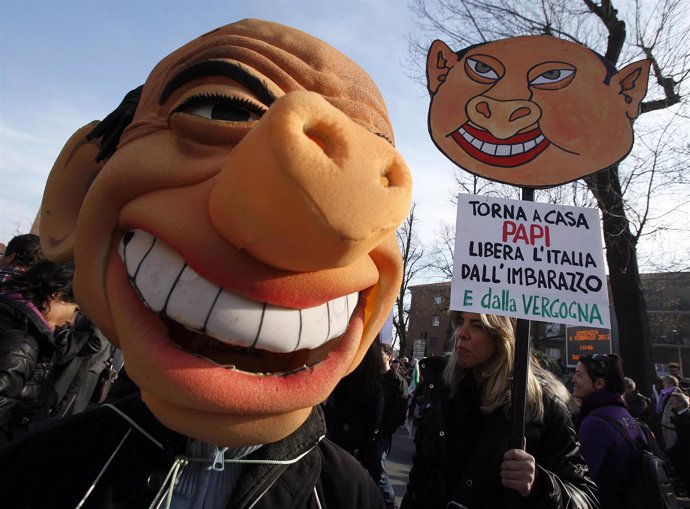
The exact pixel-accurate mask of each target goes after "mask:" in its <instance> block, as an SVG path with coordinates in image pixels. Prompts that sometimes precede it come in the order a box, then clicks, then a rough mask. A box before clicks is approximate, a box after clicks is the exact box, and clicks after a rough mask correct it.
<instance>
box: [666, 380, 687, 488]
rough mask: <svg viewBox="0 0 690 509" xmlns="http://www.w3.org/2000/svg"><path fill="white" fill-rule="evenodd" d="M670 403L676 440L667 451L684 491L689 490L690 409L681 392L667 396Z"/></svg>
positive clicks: (685, 397)
mask: <svg viewBox="0 0 690 509" xmlns="http://www.w3.org/2000/svg"><path fill="white" fill-rule="evenodd" d="M669 405H671V409H672V410H671V412H672V415H671V422H672V423H673V424H674V426H675V427H676V433H677V435H678V441H677V442H676V445H674V446H673V447H671V448H670V449H669V450H668V451H667V452H668V456H669V458H670V459H671V463H672V464H673V468H675V469H676V474H678V478H679V479H680V480H681V481H682V482H683V484H684V485H685V486H684V488H685V491H686V493H687V492H688V491H690V410H688V397H687V396H686V395H685V394H683V393H682V392H674V393H673V394H671V395H670V396H669Z"/></svg>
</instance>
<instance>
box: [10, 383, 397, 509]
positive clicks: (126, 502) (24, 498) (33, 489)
mask: <svg viewBox="0 0 690 509" xmlns="http://www.w3.org/2000/svg"><path fill="white" fill-rule="evenodd" d="M116 406H117V407H118V408H119V409H120V410H121V411H123V412H124V413H125V414H126V415H127V416H128V417H129V418H130V419H132V420H133V421H134V422H136V423H137V425H138V426H140V427H141V428H142V429H144V430H145V431H146V432H147V433H148V434H149V435H150V436H151V437H153V438H154V439H155V440H157V441H158V442H159V443H160V445H161V446H160V447H159V446H158V445H156V444H154V442H153V441H152V440H151V439H150V438H147V437H145V436H144V434H143V433H142V432H141V431H140V430H138V429H136V428H134V427H133V426H132V425H131V424H130V423H129V422H128V421H127V420H125V419H124V418H123V417H121V416H120V415H117V414H116V413H115V411H114V410H112V409H111V408H109V407H100V408H97V409H94V410H90V411H88V412H84V413H81V414H77V415H73V416H70V417H65V418H61V419H55V420H54V421H53V422H52V423H51V425H50V426H49V427H47V428H45V429H40V430H36V431H34V432H32V433H29V434H27V435H25V436H24V437H22V438H20V439H19V440H17V441H14V442H11V443H10V444H8V445H7V446H5V447H4V448H2V449H0V472H2V475H1V476H0V493H2V494H3V498H2V503H3V507H12V508H13V509H29V508H31V509H43V508H46V507H50V508H51V509H62V508H64V509H67V508H70V509H73V508H74V507H76V505H77V503H78V502H79V501H80V499H81V498H82V497H83V496H84V495H85V494H86V493H87V491H88V489H89V487H90V486H91V484H92V483H93V482H94V479H96V477H97V476H98V474H99V472H103V476H102V477H101V478H100V480H99V481H98V482H97V483H96V484H95V488H94V490H93V492H92V493H91V494H90V495H89V497H88V498H87V499H86V503H85V504H84V505H83V507H84V508H85V509H86V508H94V509H96V508H97V509H109V508H113V509H114V508H117V509H125V508H126V509H137V508H147V507H149V504H150V503H151V502H152V501H153V499H154V497H155V496H156V493H157V492H158V490H159V489H160V487H161V486H162V481H163V480H164V478H165V476H166V474H167V473H168V471H169V470H170V467H171V466H172V465H173V462H174V460H175V457H176V455H180V454H183V453H184V452H185V448H186V442H187V438H186V437H184V436H182V435H179V434H178V433H175V432H173V431H171V430H170V429H168V428H165V427H164V426H163V425H162V424H161V423H160V422H158V421H157V420H156V418H155V417H154V416H153V415H152V414H151V413H150V412H149V411H148V409H147V408H146V407H145V405H144V404H143V403H142V402H141V400H140V399H139V396H138V395H134V396H130V397H127V398H124V399H122V400H120V401H119V402H117V404H116ZM324 434H325V423H324V419H323V413H322V412H321V410H320V409H318V408H315V409H314V410H313V411H312V413H311V415H310V416H309V418H308V419H307V421H306V422H305V423H304V424H303V425H302V426H301V427H300V428H299V429H298V430H297V431H295V432H294V433H293V434H291V435H290V436H288V437H286V438H284V439H283V440H281V441H279V442H275V443H272V444H268V445H264V446H263V447H261V448H260V449H258V450H256V451H254V452H253V453H251V454H250V455H248V456H246V457H245V458H244V459H252V460H262V461H263V460H265V461H270V460H293V459H296V458H299V459H298V460H297V461H295V462H291V463H290V464H289V465H285V464H282V465H281V464H278V465H276V464H270V463H260V464H251V465H244V466H243V467H242V471H241V473H240V477H239V480H238V481H237V484H236V485H235V488H234V490H233V491H232V494H231V498H230V501H229V503H228V505H227V507H228V508H232V509H246V508H249V507H251V508H254V509H268V508H271V509H276V508H281V509H283V508H284V509H298V508H299V509H317V508H323V509H326V508H327V509H352V508H358V507H359V508H367V509H368V508H373V509H383V508H384V507H385V506H384V504H383V499H382V497H381V494H380V492H379V490H378V488H377V487H376V485H375V484H374V483H373V481H372V480H371V479H370V478H369V475H368V474H367V473H366V472H365V471H364V469H362V467H361V466H360V465H359V464H358V463H357V461H356V460H355V459H354V458H353V457H352V456H350V455H349V454H347V453H346V452H345V451H343V450H342V449H340V448H339V447H337V446H336V445H335V444H333V443H331V442H330V441H329V440H327V439H323V436H324ZM118 447H119V449H118ZM109 458H111V459H112V462H111V463H110V464H109V465H108V466H107V468H105V469H104V467H105V466H106V464H107V462H108V460H109ZM5 504H6V505H5Z"/></svg>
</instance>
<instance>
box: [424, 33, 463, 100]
mask: <svg viewBox="0 0 690 509" xmlns="http://www.w3.org/2000/svg"><path fill="white" fill-rule="evenodd" d="M457 63H458V56H457V55H456V54H455V52H454V51H453V50H452V49H450V48H449V47H448V45H447V44H446V43H445V42H443V41H439V40H435V41H434V42H433V43H431V47H430V48H429V54H428V55H427V57H426V83H427V88H428V89H429V92H430V93H431V94H432V95H433V94H435V93H436V91H437V90H438V87H440V86H441V85H442V84H443V82H444V81H445V80H446V76H447V75H448V73H449V72H450V70H451V69H452V68H453V66H455V64H457Z"/></svg>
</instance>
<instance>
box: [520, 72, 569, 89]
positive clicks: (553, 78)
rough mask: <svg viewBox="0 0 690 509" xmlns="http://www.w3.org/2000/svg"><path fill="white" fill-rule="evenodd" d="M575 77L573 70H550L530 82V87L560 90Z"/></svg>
mask: <svg viewBox="0 0 690 509" xmlns="http://www.w3.org/2000/svg"><path fill="white" fill-rule="evenodd" d="M574 75H575V71H574V70H573V69H551V70H548V71H546V72H543V73H541V74H540V75H539V76H537V77H536V78H534V79H533V80H532V81H530V83H529V84H530V85H532V86H534V85H542V86H544V85H547V86H549V85H551V86H552V87H551V88H561V87H564V86H565V85H567V84H568V83H570V81H571V80H572V78H573V77H574Z"/></svg>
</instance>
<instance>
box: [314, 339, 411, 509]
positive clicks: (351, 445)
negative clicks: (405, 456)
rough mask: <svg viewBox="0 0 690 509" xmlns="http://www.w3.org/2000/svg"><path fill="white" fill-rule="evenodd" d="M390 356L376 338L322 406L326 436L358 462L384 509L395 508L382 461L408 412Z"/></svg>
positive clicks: (404, 386) (403, 389) (389, 350)
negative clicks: (367, 475)
mask: <svg viewBox="0 0 690 509" xmlns="http://www.w3.org/2000/svg"><path fill="white" fill-rule="evenodd" d="M392 355H393V352H392V348H391V347H390V345H386V344H383V345H382V344H381V342H380V338H379V337H377V338H376V339H375V340H374V342H373V343H372V345H371V346H370V347H369V350H368V351H367V354H366V355H365V357H364V359H363V360H362V363H361V364H360V365H359V366H358V367H357V369H356V370H355V371H354V372H352V373H351V374H350V375H348V376H347V377H345V378H343V380H341V381H340V382H339V383H338V385H337V386H336V388H335V390H334V391H333V393H332V394H331V396H330V397H329V398H328V400H327V401H326V403H325V405H324V411H325V414H326V423H327V429H328V433H327V436H328V438H329V439H331V440H332V441H333V442H335V443H336V444H338V445H339V446H341V447H342V448H343V449H345V450H346V451H348V452H349V453H350V454H352V455H353V456H354V457H355V458H357V459H358V460H359V461H360V463H361V464H362V466H363V467H364V468H365V469H366V470H367V471H368V472H369V474H370V475H371V477H372V479H373V480H374V481H376V483H377V485H378V487H379V489H380V490H381V493H382V495H383V498H384V501H385V503H386V507H387V508H389V509H391V508H395V492H394V491H393V487H392V486H391V483H390V479H389V478H388V474H387V472H386V460H387V458H388V454H389V453H390V450H391V445H392V438H393V433H395V430H396V429H397V428H398V426H400V425H401V424H402V423H403V422H404V421H405V412H406V410H407V383H406V382H405V380H404V379H403V378H402V377H401V376H400V375H399V374H398V373H397V371H395V369H393V368H391V366H390V360H391V358H392Z"/></svg>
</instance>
